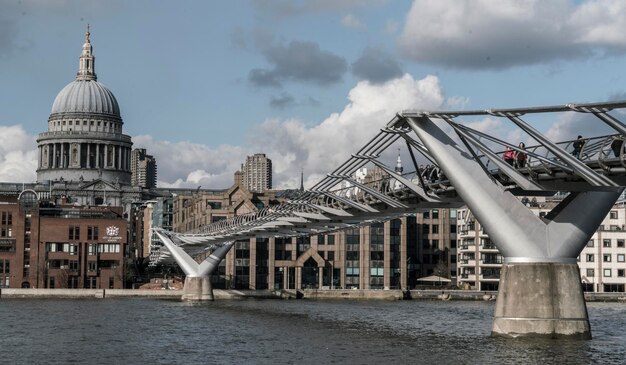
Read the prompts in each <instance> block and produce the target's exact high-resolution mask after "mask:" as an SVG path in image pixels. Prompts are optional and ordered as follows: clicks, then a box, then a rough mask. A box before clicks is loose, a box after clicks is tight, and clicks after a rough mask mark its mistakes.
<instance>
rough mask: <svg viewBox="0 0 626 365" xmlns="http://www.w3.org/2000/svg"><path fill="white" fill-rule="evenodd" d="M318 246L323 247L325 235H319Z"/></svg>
mask: <svg viewBox="0 0 626 365" xmlns="http://www.w3.org/2000/svg"><path fill="white" fill-rule="evenodd" d="M317 244H318V245H323V244H324V235H323V234H318V235H317Z"/></svg>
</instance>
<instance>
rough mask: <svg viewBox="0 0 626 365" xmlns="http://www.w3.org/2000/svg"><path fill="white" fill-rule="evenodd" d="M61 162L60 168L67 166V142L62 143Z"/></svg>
mask: <svg viewBox="0 0 626 365" xmlns="http://www.w3.org/2000/svg"><path fill="white" fill-rule="evenodd" d="M60 157H61V162H60V163H59V167H60V168H65V143H61V156H60Z"/></svg>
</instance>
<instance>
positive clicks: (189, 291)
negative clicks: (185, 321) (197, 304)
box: [182, 276, 213, 301]
mask: <svg viewBox="0 0 626 365" xmlns="http://www.w3.org/2000/svg"><path fill="white" fill-rule="evenodd" d="M182 300H187V301H203V300H213V286H212V285H211V277H210V276H187V277H186V278H185V286H184V287H183V296H182Z"/></svg>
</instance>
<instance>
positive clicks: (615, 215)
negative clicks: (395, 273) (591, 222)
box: [457, 200, 626, 292]
mask: <svg viewBox="0 0 626 365" xmlns="http://www.w3.org/2000/svg"><path fill="white" fill-rule="evenodd" d="M557 203H558V201H550V200H548V201H546V200H540V201H536V200H532V201H527V202H526V204H527V205H528V206H529V208H530V209H531V210H532V211H533V212H534V213H535V214H536V215H537V216H542V215H545V214H546V213H547V212H549V211H550V210H551V209H552V208H553V207H554V206H555V205H556V204H557ZM581 214H584V212H581ZM457 221H458V236H459V238H458V242H459V243H458V260H457V265H458V284H459V286H461V287H464V288H467V289H475V290H479V291H482V290H497V289H498V284H499V281H500V269H501V267H502V263H503V257H502V255H500V253H499V251H498V249H497V247H496V246H495V245H494V243H493V242H491V240H490V239H489V235H488V232H485V231H484V229H483V227H482V225H481V224H480V222H478V221H477V220H476V219H475V218H474V216H473V214H472V213H471V211H470V210H469V209H467V208H464V209H459V210H458V214H457ZM625 242H626V201H623V200H622V201H619V202H618V203H616V204H615V206H614V207H613V209H611V211H610V212H609V214H608V215H607V216H606V218H605V219H604V221H603V222H602V224H601V225H600V227H598V230H597V231H596V233H595V234H594V235H593V236H592V238H591V239H590V240H589V243H588V244H587V246H586V247H585V248H584V249H583V251H582V252H581V254H580V255H579V256H578V266H579V268H580V276H581V283H582V285H583V289H584V290H585V291H593V292H624V290H625V285H626V274H625V273H626V247H625Z"/></svg>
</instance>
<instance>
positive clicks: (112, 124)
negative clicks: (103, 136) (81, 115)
mask: <svg viewBox="0 0 626 365" xmlns="http://www.w3.org/2000/svg"><path fill="white" fill-rule="evenodd" d="M97 123H98V124H97V126H98V127H100V126H102V125H103V124H102V123H103V122H97ZM53 125H55V126H57V127H59V126H61V125H76V126H80V125H81V123H80V120H77V121H76V123H74V121H72V120H70V121H65V120H64V121H57V122H54V123H53ZM82 125H84V126H86V125H87V121H86V120H83V123H82ZM89 125H90V126H92V127H93V126H94V125H95V124H94V121H93V120H92V121H89ZM109 126H110V127H111V129H116V130H117V129H121V128H120V126H119V124H114V123H113V122H104V128H107V127H109Z"/></svg>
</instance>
